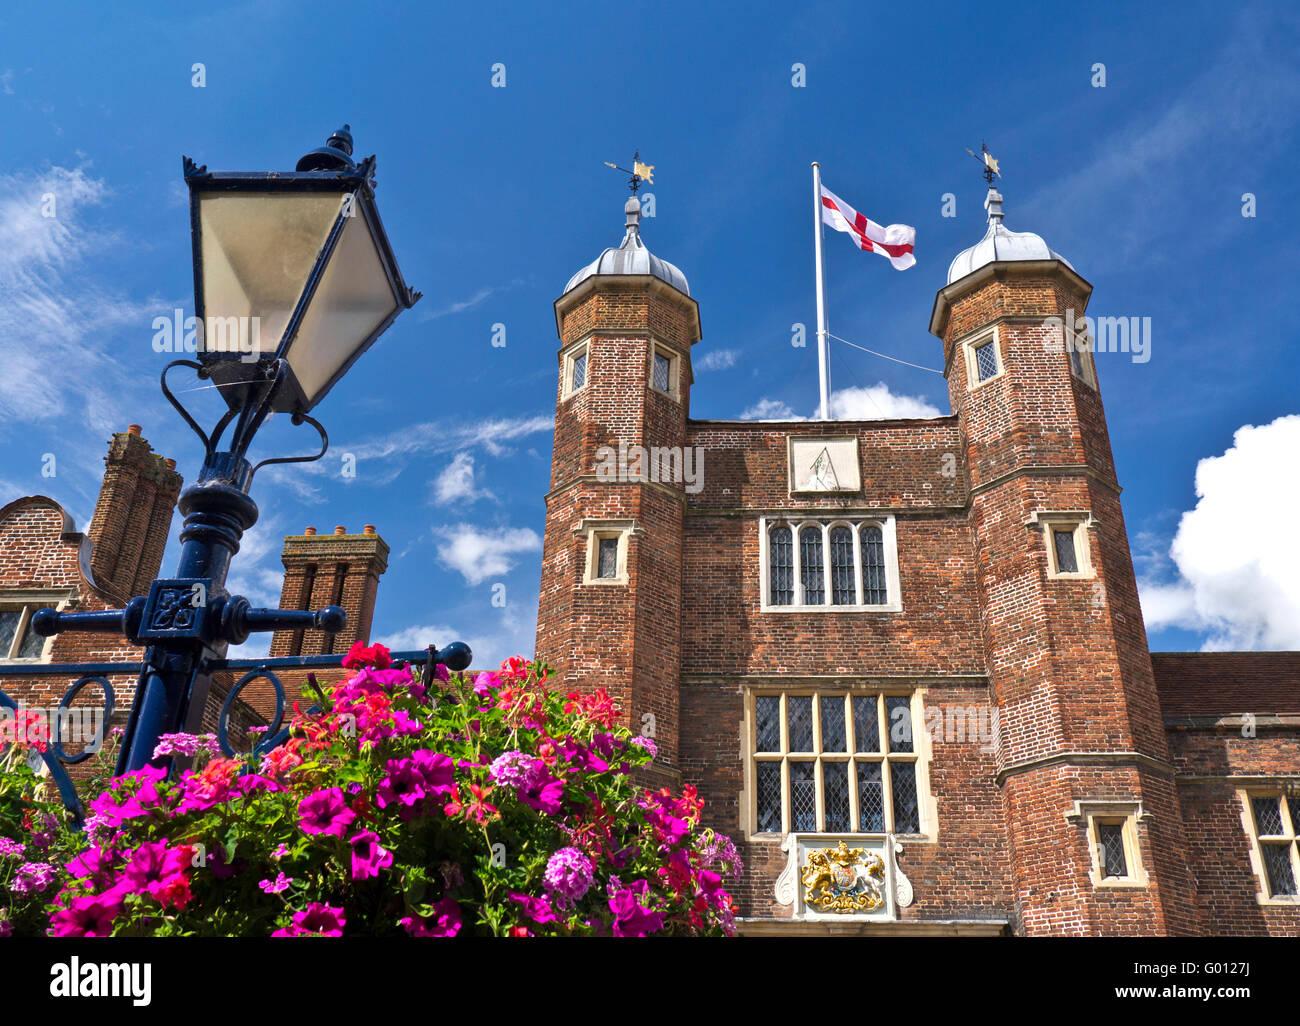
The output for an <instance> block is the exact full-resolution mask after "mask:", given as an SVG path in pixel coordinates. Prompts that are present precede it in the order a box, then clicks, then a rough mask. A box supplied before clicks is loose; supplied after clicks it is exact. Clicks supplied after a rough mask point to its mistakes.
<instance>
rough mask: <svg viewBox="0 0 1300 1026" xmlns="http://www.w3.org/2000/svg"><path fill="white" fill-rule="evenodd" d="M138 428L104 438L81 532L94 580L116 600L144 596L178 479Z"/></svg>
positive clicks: (169, 517)
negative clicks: (99, 473) (100, 470)
mask: <svg viewBox="0 0 1300 1026" xmlns="http://www.w3.org/2000/svg"><path fill="white" fill-rule="evenodd" d="M140 430H141V429H140V425H139V424H132V425H130V427H128V428H127V429H126V431H124V432H122V433H121V434H115V435H114V436H113V438H112V440H111V441H110V442H109V444H108V454H107V455H106V456H105V457H104V483H103V484H102V485H101V486H100V489H99V501H98V502H97V503H96V504H95V514H94V516H93V517H92V518H91V521H90V529H89V531H88V532H87V535H88V536H89V538H90V540H91V542H92V543H93V545H94V548H93V550H92V552H91V557H90V569H91V573H92V574H93V575H94V578H95V583H96V584H97V585H99V587H100V588H102V589H103V590H104V591H106V592H108V593H109V594H111V595H112V596H113V597H114V598H115V599H116V600H117V601H119V602H125V601H126V600H127V599H130V598H133V597H134V596H136V595H143V594H145V593H146V592H147V591H148V590H149V584H150V582H152V581H153V579H154V578H155V577H157V576H158V571H159V569H160V567H161V566H162V557H163V550H164V549H165V548H166V547H167V535H168V533H169V532H170V530H171V522H172V511H173V510H174V509H175V508H176V498H177V496H178V495H180V491H181V483H182V479H181V475H180V474H178V473H177V472H176V461H175V460H172V459H164V458H163V457H162V456H159V455H158V454H157V453H155V452H154V451H153V448H152V446H150V445H149V442H148V441H147V440H146V439H145V438H144V437H143V436H142V435H141V434H140Z"/></svg>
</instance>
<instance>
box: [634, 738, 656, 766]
mask: <svg viewBox="0 0 1300 1026" xmlns="http://www.w3.org/2000/svg"><path fill="white" fill-rule="evenodd" d="M632 744H633V745H634V746H635V747H637V748H644V749H645V750H646V751H647V752H649V753H650V758H651V759H652V760H653V759H654V758H655V757H656V756H657V755H658V754H659V746H658V745H657V744H655V740H654V738H652V737H642V736H641V735H639V734H638V735H637V736H636V737H634V738H633V739H632Z"/></svg>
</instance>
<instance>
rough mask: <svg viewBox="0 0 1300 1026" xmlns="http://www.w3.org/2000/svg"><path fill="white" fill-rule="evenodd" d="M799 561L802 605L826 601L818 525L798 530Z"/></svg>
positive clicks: (814, 604) (820, 533)
mask: <svg viewBox="0 0 1300 1026" xmlns="http://www.w3.org/2000/svg"><path fill="white" fill-rule="evenodd" d="M799 563H800V570H801V571H802V583H803V601H804V605H806V606H820V605H822V604H823V603H825V601H826V577H825V574H824V572H823V570H822V531H821V528H820V527H805V528H804V529H803V530H802V531H800V532H799Z"/></svg>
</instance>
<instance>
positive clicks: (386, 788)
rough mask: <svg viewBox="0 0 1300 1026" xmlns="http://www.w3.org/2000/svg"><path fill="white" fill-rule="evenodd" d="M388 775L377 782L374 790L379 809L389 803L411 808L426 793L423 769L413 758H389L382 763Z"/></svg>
mask: <svg viewBox="0 0 1300 1026" xmlns="http://www.w3.org/2000/svg"><path fill="white" fill-rule="evenodd" d="M384 768H385V769H387V770H388V775H387V776H385V777H384V779H383V780H381V781H380V782H379V788H378V790H377V791H376V792H375V804H377V805H378V806H379V807H380V808H381V809H386V808H388V806H390V805H404V806H406V808H408V809H409V808H413V807H414V806H415V805H416V803H418V802H420V801H423V800H424V798H425V797H426V796H427V795H428V791H427V790H426V789H425V776H424V771H423V770H422V769H421V768H420V767H419V766H418V765H417V764H416V762H415V760H414V759H389V760H388V761H387V762H385V763H384Z"/></svg>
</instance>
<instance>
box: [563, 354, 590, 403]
mask: <svg viewBox="0 0 1300 1026" xmlns="http://www.w3.org/2000/svg"><path fill="white" fill-rule="evenodd" d="M580 356H585V357H586V358H587V364H586V373H585V374H584V376H583V379H582V384H581V385H579V386H578V387H577V388H574V387H573V365H574V362H575V361H576V360H577V359H578V357H580ZM563 366H564V373H563V386H564V387H563V396H562V398H564V399H568V398H569V397H570V396H573V395H577V394H578V393H579V392H581V391H582V390H583V389H584V388H586V387H587V385H588V383H589V382H590V381H591V347H590V345H589V344H588V343H587V342H579V343H578V344H577V345H575V346H572V347H570V348H569V349H568V350H566V351H565V353H564V365H563Z"/></svg>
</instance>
